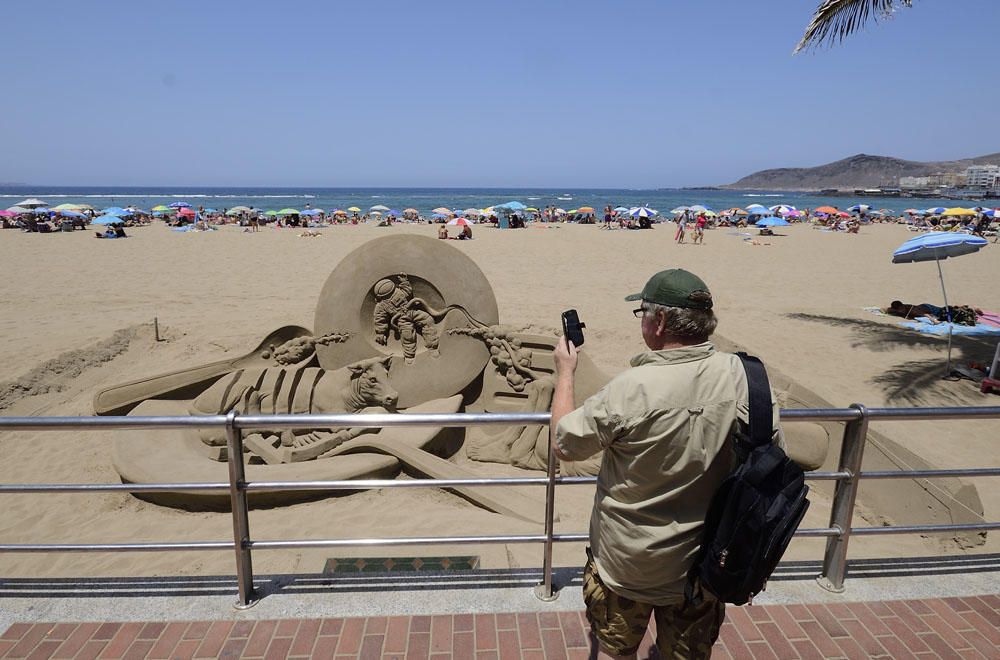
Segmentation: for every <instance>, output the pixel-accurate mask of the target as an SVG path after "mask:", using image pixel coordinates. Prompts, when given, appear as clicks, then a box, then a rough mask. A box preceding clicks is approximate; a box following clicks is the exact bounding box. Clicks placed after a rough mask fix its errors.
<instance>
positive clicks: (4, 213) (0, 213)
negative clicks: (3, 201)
mask: <svg viewBox="0 0 1000 660" xmlns="http://www.w3.org/2000/svg"><path fill="white" fill-rule="evenodd" d="M15 215H17V214H16V213H14V212H13V211H0V217H2V218H13V217H14V216H15Z"/></svg>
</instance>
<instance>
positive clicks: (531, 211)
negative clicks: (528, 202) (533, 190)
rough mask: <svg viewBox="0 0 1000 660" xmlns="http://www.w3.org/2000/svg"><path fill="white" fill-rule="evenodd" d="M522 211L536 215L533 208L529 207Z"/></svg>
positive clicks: (536, 210)
mask: <svg viewBox="0 0 1000 660" xmlns="http://www.w3.org/2000/svg"><path fill="white" fill-rule="evenodd" d="M524 210H525V211H527V212H528V213H538V209H536V208H535V207H534V206H529V207H528V208H526V209H524Z"/></svg>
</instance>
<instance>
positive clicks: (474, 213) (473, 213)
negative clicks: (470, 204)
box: [462, 209, 483, 217]
mask: <svg viewBox="0 0 1000 660" xmlns="http://www.w3.org/2000/svg"><path fill="white" fill-rule="evenodd" d="M482 214H483V212H482V211H480V210H479V209H465V210H464V211H462V215H471V216H473V217H477V216H480V215H482Z"/></svg>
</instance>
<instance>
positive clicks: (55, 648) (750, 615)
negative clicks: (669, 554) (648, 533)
mask: <svg viewBox="0 0 1000 660" xmlns="http://www.w3.org/2000/svg"><path fill="white" fill-rule="evenodd" d="M137 605H139V606H140V607H141V605H140V604H138V603H137ZM591 653H592V650H591V645H590V641H589V638H588V627H587V622H586V619H585V618H584V616H583V613H582V612H566V611H562V612H541V613H538V612H522V613H509V612H508V613H487V614H447V615H432V616H390V617H385V616H371V617H358V618H324V619H282V620H270V619H265V620H242V621H174V622H165V621H148V622H141V621H134V622H126V623H107V622H105V623H100V622H89V623H59V622H44V623H15V624H13V625H11V626H10V627H9V628H8V629H7V631H6V632H5V633H4V634H3V635H2V636H0V657H3V658H130V659H131V658H214V657H226V658H238V657H242V658H288V657H293V658H310V657H314V658H365V659H369V658H441V659H444V658H476V659H477V660H479V659H482V660H485V659H487V658H537V659H543V658H545V659H554V658H581V659H582V658H588V657H591ZM714 655H715V657H720V658H738V659H743V658H781V659H785V658H988V659H994V658H998V657H1000V596H997V595H986V596H980V597H975V596H970V597H963V598H959V597H955V598H944V599H940V598H930V599H920V600H896V601H871V602H867V603H827V604H812V605H794V604H793V605H755V606H751V607H741V608H736V607H731V608H729V610H728V613H727V620H726V623H725V625H724V626H723V629H722V633H721V636H720V639H719V642H718V644H717V645H716V647H715V653H714ZM640 657H644V658H645V657H657V656H656V652H655V649H654V648H653V642H652V638H651V636H650V635H647V638H646V639H645V640H644V641H643V644H642V647H641V650H640Z"/></svg>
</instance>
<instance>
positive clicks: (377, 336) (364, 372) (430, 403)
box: [94, 236, 825, 521]
mask: <svg viewBox="0 0 1000 660" xmlns="http://www.w3.org/2000/svg"><path fill="white" fill-rule="evenodd" d="M314 329H315V332H310V331H309V330H307V329H306V328H303V327H299V326H286V327H283V328H279V329H278V330H275V331H274V332H272V333H271V334H269V335H268V336H267V337H266V338H265V339H264V341H263V342H261V345H260V346H258V347H257V348H256V349H255V350H254V351H251V352H250V353H248V354H247V355H245V356H242V357H240V358H236V359H232V360H223V361H220V362H214V363H211V364H208V365H201V366H198V367H193V368H190V369H184V370H180V371H176V372H172V373H168V374H162V375H159V376H154V377H151V378H146V379H142V380H139V381H134V382H131V383H125V384H122V385H117V386H114V387H111V388H108V389H106V390H103V391H101V392H99V393H98V394H97V395H96V396H95V398H94V410H95V412H96V413H97V414H99V415H100V414H104V415H109V414H125V413H128V414H130V415H178V414H190V415H216V414H225V413H228V412H229V411H230V410H235V411H236V412H237V413H240V414H271V413H274V414H282V413H318V414H324V413H325V414H334V413H364V412H380V413H384V412H411V413H415V412H446V413H450V412H458V411H468V412H545V411H548V409H549V407H550V404H551V399H552V391H553V384H554V381H553V361H552V351H553V348H554V347H555V344H556V341H557V339H558V338H557V337H556V336H554V334H553V335H552V336H539V335H532V334H525V333H522V332H518V331H515V330H514V329H512V328H510V327H507V326H504V325H501V324H500V319H499V314H498V310H497V304H496V299H495V297H494V295H493V290H492V288H491V287H490V285H489V282H488V281H487V280H486V278H485V276H484V275H483V273H482V271H480V270H479V268H478V267H477V266H476V265H475V263H473V262H472V260H471V259H469V258H468V257H467V256H465V255H464V254H463V253H462V252H460V251H459V250H457V249H455V248H453V247H450V246H448V245H446V244H444V243H443V242H441V241H437V240H434V239H430V238H423V237H414V236H390V237H385V238H380V239H376V240H373V241H370V242H369V243H366V244H365V245H363V246H361V247H360V248H358V249H356V250H355V251H353V252H352V253H350V254H349V255H348V256H347V257H345V258H344V260H343V261H342V262H341V263H340V264H339V265H338V266H337V267H336V268H335V269H334V271H333V272H332V273H331V274H330V276H329V278H328V279H327V281H326V283H325V285H324V287H323V290H322V292H321V293H320V298H319V303H318V304H317V306H316V314H315V319H314ZM608 380H609V378H608V376H607V375H605V374H603V373H602V372H601V371H600V370H598V369H597V368H596V367H595V366H594V364H593V363H592V362H591V361H590V360H589V359H588V358H587V357H586V354H581V360H580V366H579V368H578V371H577V389H576V393H577V397H578V400H577V403H578V404H579V403H581V402H582V401H583V399H584V398H586V397H587V396H589V395H590V394H592V393H594V392H596V391H597V389H599V388H600V387H601V386H603V385H604V384H605V383H606V382H607V381H608ZM166 436H171V437H166ZM548 440H549V437H548V429H547V428H546V427H541V426H527V427H523V426H522V427H495V428H494V427H470V428H467V429H463V428H426V427H388V428H384V429H372V428H339V429H337V428H324V429H309V430H296V431H291V430H283V431H280V430H272V431H269V430H266V429H261V430H253V431H248V432H246V433H245V438H244V446H245V450H246V452H247V453H246V455H245V456H244V462H245V463H246V473H247V479H248V480H250V481H281V480H303V481H312V480H340V479H370V478H392V477H394V476H396V475H398V474H400V473H401V472H402V473H406V474H408V475H411V476H415V477H433V478H462V477H478V476H481V475H479V474H477V473H473V472H471V471H469V470H466V469H464V468H461V467H460V466H459V465H456V464H455V463H454V462H452V461H449V460H448V459H449V458H453V457H454V456H455V455H456V454H458V453H459V452H463V453H464V455H465V456H467V457H468V458H470V459H473V460H476V461H484V462H498V463H507V464H512V465H515V466H518V467H522V468H526V469H533V470H544V469H545V468H546V465H547V459H548ZM823 444H824V447H823V454H824V456H825V437H824V438H823ZM226 460H227V456H226V442H225V433H224V431H223V430H222V429H219V428H211V429H204V430H201V431H199V430H186V429H180V430H174V431H156V432H149V431H143V432H127V433H123V434H122V435H121V437H120V439H119V440H118V441H117V442H116V444H115V449H114V464H115V467H116V469H117V470H118V472H119V474H120V475H121V478H122V481H123V482H126V483H153V482H207V481H225V480H226V479H227V466H226ZM599 467H600V456H597V457H595V458H593V459H590V460H588V461H584V462H580V463H567V462H564V463H562V464H561V465H560V471H561V473H562V474H569V475H592V474H596V473H597V470H598V468H599ZM451 490H452V491H453V492H454V493H456V494H457V495H460V496H462V497H464V498H466V499H468V500H469V501H471V502H473V503H475V504H477V505H479V506H482V507H484V508H486V509H489V510H491V511H495V512H498V513H502V514H505V515H510V516H515V517H517V518H521V519H525V520H532V521H540V520H541V518H542V511H543V503H542V502H541V501H540V500H535V499H532V498H529V497H527V496H525V495H522V494H520V492H518V491H516V490H515V489H511V488H504V487H490V488H476V487H459V488H454V489H451ZM332 494H333V493H331V491H314V492H309V491H291V492H288V491H286V492H260V491H254V492H252V493H251V494H250V503H251V505H257V506H275V505H281V504H287V503H291V502H294V501H299V500H302V499H306V498H316V497H324V496H331V495H332ZM141 497H143V498H144V499H148V500H150V501H153V502H156V503H159V504H163V505H168V506H176V507H181V508H186V509H223V508H226V507H227V506H228V503H229V499H228V493H218V492H204V491H201V492H197V491H191V492H181V493H143V494H141Z"/></svg>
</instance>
